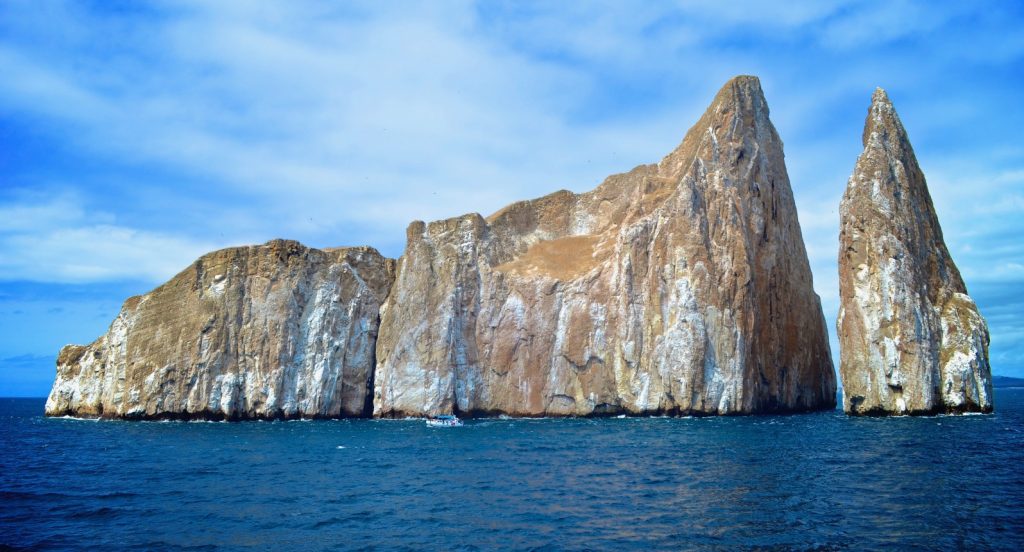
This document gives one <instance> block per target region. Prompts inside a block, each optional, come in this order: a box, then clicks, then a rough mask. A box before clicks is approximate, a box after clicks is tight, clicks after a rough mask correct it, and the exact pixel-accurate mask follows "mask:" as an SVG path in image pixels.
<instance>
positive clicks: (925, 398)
mask: <svg viewBox="0 0 1024 552" xmlns="http://www.w3.org/2000/svg"><path fill="white" fill-rule="evenodd" d="M863 140H864V152H863V153H861V155H860V158H859V159H858V160H857V165H856V167H855V168H854V171H853V175H852V176H851V177H850V180H849V183H848V185H847V188H846V193H845V194H844V195H843V201H842V204H841V206H840V238H839V241H840V246H839V290H840V301H841V307H840V311H839V319H838V322H837V327H838V332H839V343H840V350H841V353H842V356H841V361H840V374H841V377H842V380H843V393H844V400H843V408H844V409H845V410H846V412H848V413H850V414H869V415H884V414H931V413H937V412H969V411H978V412H989V411H991V410H992V383H991V374H990V372H991V370H990V367H989V361H988V342H989V335H988V327H987V326H986V324H985V320H984V319H983V318H982V317H981V314H980V313H979V312H978V308H977V306H975V304H974V301H972V300H971V298H970V297H969V296H968V295H967V289H966V288H965V287H964V282H963V280H962V279H961V278H960V272H959V271H958V270H957V268H956V265H954V264H953V260H952V259H951V258H950V256H949V252H948V251H947V249H946V244H945V242H944V241H943V239H942V230H941V229H940V228H939V221H938V218H937V217H936V215H935V209H934V207H933V206H932V201H931V196H930V195H929V193H928V186H927V184H926V182H925V178H924V174H923V173H922V172H921V168H920V167H919V166H918V164H917V158H916V157H915V156H914V150H913V148H911V146H910V141H909V139H908V137H907V133H906V131H905V130H904V128H903V124H902V123H901V122H900V119H899V117H898V116H897V114H896V110H895V109H893V106H892V103H891V102H890V101H889V98H888V96H887V95H886V93H885V91H884V90H882V89H878V90H877V91H876V92H875V94H874V97H873V98H872V102H871V107H870V109H869V112H868V118H867V122H866V123H865V127H864V137H863Z"/></svg>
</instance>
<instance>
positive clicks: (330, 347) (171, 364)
mask: <svg viewBox="0 0 1024 552" xmlns="http://www.w3.org/2000/svg"><path fill="white" fill-rule="evenodd" d="M393 278H394V261H392V260H389V259H385V258H384V257H382V256H381V255H380V254H379V253H377V251H376V250H374V249H372V248H368V247H353V248H339V249H328V250H322V251H321V250H317V249H310V248H307V247H304V246H302V245H301V244H299V243H297V242H293V241H285V240H275V241H271V242H269V243H267V244H265V245H260V246H251V247H236V248H231V249H224V250H221V251H216V252H213V253H210V254H208V255H205V256H203V257H202V258H200V259H199V260H198V261H196V262H195V263H193V264H192V266H190V267H189V268H187V269H185V270H184V271H182V272H181V273H180V274H178V275H177V276H175V277H174V278H172V279H171V280H170V281H169V282H167V283H166V284H164V285H162V286H160V287H158V288H156V289H155V290H153V291H151V292H149V293H147V294H145V295H141V296H138V297H132V298H130V299H128V300H127V301H125V304H124V307H122V309H121V312H120V314H118V316H117V318H116V319H115V320H114V322H113V323H112V324H111V326H110V329H109V331H108V332H107V333H106V334H105V335H103V336H102V337H100V338H99V339H98V340H96V341H95V342H94V343H92V344H91V345H88V346H84V347H83V346H77V345H69V346H67V347H64V349H62V350H61V352H60V356H59V358H58V360H57V379H56V381H55V382H54V385H53V389H52V391H51V392H50V397H49V399H48V400H47V402H46V413H47V415H57V416H59V415H65V414H70V415H77V416H103V417H125V418H167V417H169V418H175V417H180V418H212V419H218V418H229V419H238V418H277V417H283V418H296V417H339V416H360V415H367V414H369V406H370V402H369V393H370V388H371V385H372V383H371V382H372V374H373V366H374V348H375V345H376V336H377V322H378V314H379V306H380V303H381V302H382V301H383V300H384V297H385V296H386V294H387V291H388V289H389V287H390V286H391V282H392V280H393Z"/></svg>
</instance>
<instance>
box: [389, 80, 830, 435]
mask: <svg viewBox="0 0 1024 552" xmlns="http://www.w3.org/2000/svg"><path fill="white" fill-rule="evenodd" d="M407 234H408V236H407V239H408V245H407V247H406V251H405V254H404V255H403V256H402V258H401V259H400V260H399V264H398V273H397V279H396V281H395V285H394V287H393V288H392V290H391V293H390V295H389V296H388V299H387V301H386V302H385V304H384V307H383V309H382V314H381V317H382V325H381V330H380V337H379V339H378V342H377V372H376V376H375V386H374V415H376V416H383V417H388V416H405V415H424V414H428V415H434V414H441V413H448V412H458V413H470V414H495V413H505V414H510V415H520V416H546V415H558V416H560V415H595V414H611V413H618V412H623V413H632V414H656V413H657V414H740V413H755V412H782V411H802V410H811V409H821V408H832V407H834V405H835V391H836V388H835V375H834V372H833V366H832V361H831V357H830V352H829V346H828V339H827V334H826V329H825V322H824V317H823V315H822V310H821V306H820V301H819V299H818V297H817V295H815V293H814V291H813V289H812V282H811V271H810V267H809V265H808V261H807V255H806V252H805V249H804V244H803V239H802V236H801V233H800V226H799V223H798V221H797V213H796V208H795V205H794V201H793V195H792V191H791V189H790V185H789V178H788V176H787V173H786V167H785V164H784V161H783V152H782V141H781V140H780V139H779V137H778V135H777V134H776V132H775V129H774V127H773V126H772V124H771V122H770V121H769V118H768V106H767V105H766V103H765V99H764V96H763V94H762V91H761V87H760V84H759V82H758V80H757V79H756V78H754V77H737V78H735V79H733V80H731V81H730V82H729V83H727V84H726V85H725V86H724V87H723V88H722V90H721V91H720V92H719V93H718V95H717V96H716V97H715V99H714V101H713V102H712V104H711V106H710V107H709V108H708V110H707V112H706V113H705V114H704V115H703V117H701V119H700V120H699V121H698V123H697V124H696V125H695V126H694V127H693V128H692V129H691V130H690V131H689V133H688V134H687V135H686V138H685V139H684V140H683V142H682V144H681V145H680V146H679V147H678V148H677V149H676V150H675V151H673V152H672V153H670V154H669V155H668V156H667V157H665V158H664V159H662V161H661V162H660V163H658V164H657V165H645V166H641V167H637V168H636V169H633V170H632V171H630V172H629V173H626V174H620V175H615V176H612V177H609V178H608V179H607V180H605V182H603V183H602V184H601V185H600V186H598V187H597V188H596V189H595V190H593V191H591V192H587V193H583V194H578V195H577V194H573V193H570V192H567V191H561V192H556V193H554V194H551V195H549V196H546V197H542V198H540V199H535V200H532V201H523V202H519V203H515V204H513V205H510V206H508V207H507V208H505V209H502V210H501V211H499V212H497V213H495V214H494V215H491V216H490V217H488V218H486V219H485V218H483V217H481V216H480V215H477V214H470V215H465V216H462V217H457V218H452V219H448V220H442V221H436V222H431V223H429V224H425V223H423V222H414V223H412V224H411V225H410V226H409V229H408V232H407Z"/></svg>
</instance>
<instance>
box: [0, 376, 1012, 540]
mask: <svg viewBox="0 0 1024 552" xmlns="http://www.w3.org/2000/svg"><path fill="white" fill-rule="evenodd" d="M996 400H997V402H996V408H997V411H996V414H994V415H991V416H962V417H951V416H940V417H929V418H893V419H851V418H847V417H845V416H844V415H842V414H841V413H840V412H827V413H819V414H807V415H796V416H753V417H736V418H703V419H697V418H693V419H685V418H684V419H678V418H677V419H672V418H646V419H644V418H627V419H614V418H613V419H593V420H591V419H580V420H573V419H568V420H566V419H562V420H554V419H552V420H499V419H489V420H475V421H469V422H468V423H467V424H466V426H465V427H462V428H438V429H432V428H427V427H426V426H425V424H424V423H423V422H422V421H418V420H406V421H369V420H351V421H315V422H245V423H184V422H164V423H157V422H141V423H140V422H97V421H83V420H72V419H46V418H43V417H42V416H41V415H40V413H41V412H42V409H43V401H41V400H32V399H0V545H7V546H10V547H13V548H15V549H18V548H25V549H80V548H106V549H138V550H218V549H224V550H246V549H251V550H336V549H384V550H393V549H409V550H437V549H465V550H495V549H515V550H521V549H544V550H584V549H596V550H622V549H637V550H650V549H672V550H676V549H721V550H736V549H776V550H790V549H797V550H801V549H809V550H833V549H836V550H839V549H870V550H880V549H901V550H907V549H947V550H954V549H965V548H966V549H974V550H986V549H992V550H1022V549H1024V390H1015V389H1004V390H998V391H997V395H996ZM0 548H2V546H0Z"/></svg>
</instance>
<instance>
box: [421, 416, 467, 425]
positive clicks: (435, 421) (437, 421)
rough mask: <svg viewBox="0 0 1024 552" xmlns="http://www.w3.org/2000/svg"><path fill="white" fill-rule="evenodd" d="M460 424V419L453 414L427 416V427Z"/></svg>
mask: <svg viewBox="0 0 1024 552" xmlns="http://www.w3.org/2000/svg"><path fill="white" fill-rule="evenodd" d="M461 425H462V420H460V419H458V418H456V417H455V416H438V417H436V418H427V426H429V427H459V426H461Z"/></svg>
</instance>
